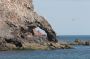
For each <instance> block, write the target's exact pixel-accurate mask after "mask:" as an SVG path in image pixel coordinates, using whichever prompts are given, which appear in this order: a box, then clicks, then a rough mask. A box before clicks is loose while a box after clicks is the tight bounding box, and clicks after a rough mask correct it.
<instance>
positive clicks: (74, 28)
mask: <svg viewBox="0 0 90 59" xmlns="http://www.w3.org/2000/svg"><path fill="white" fill-rule="evenodd" d="M33 4H34V6H35V11H37V12H38V14H39V15H42V16H44V17H45V18H46V19H47V20H48V22H49V23H50V24H51V25H52V27H53V29H54V30H55V31H56V33H57V35H90V0H34V1H33Z"/></svg>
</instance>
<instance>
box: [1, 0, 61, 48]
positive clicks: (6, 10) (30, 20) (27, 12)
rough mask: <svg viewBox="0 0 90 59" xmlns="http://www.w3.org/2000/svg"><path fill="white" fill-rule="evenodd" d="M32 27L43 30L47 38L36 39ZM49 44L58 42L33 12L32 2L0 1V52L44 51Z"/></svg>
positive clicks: (48, 25)
mask: <svg viewBox="0 0 90 59" xmlns="http://www.w3.org/2000/svg"><path fill="white" fill-rule="evenodd" d="M34 27H39V28H41V29H42V30H44V31H45V32H46V33H47V38H43V37H39V36H37V37H36V36H35V35H34V33H33V28H34ZM50 42H53V43H57V42H58V41H57V39H56V33H55V32H54V30H53V29H52V27H51V25H50V24H49V23H48V22H47V21H46V19H45V18H44V17H42V16H39V15H38V14H37V13H36V12H35V11H34V7H33V4H32V0H0V50H12V49H17V48H20V49H25V48H31V49H45V48H47V47H48V46H49V44H48V43H50ZM59 46H60V45H59Z"/></svg>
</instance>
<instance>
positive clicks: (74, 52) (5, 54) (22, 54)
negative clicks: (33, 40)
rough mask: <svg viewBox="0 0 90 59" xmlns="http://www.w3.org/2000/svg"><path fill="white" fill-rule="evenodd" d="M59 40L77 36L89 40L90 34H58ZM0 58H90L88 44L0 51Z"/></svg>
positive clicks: (73, 38)
mask: <svg viewBox="0 0 90 59" xmlns="http://www.w3.org/2000/svg"><path fill="white" fill-rule="evenodd" d="M58 38H60V39H61V40H68V41H73V40H75V39H77V38H79V39H82V40H90V36H84V35H83V36H58ZM0 59H90V46H75V49H58V50H49V51H41V50H37V51H29V50H27V51H25V50H24V51H1V52H0Z"/></svg>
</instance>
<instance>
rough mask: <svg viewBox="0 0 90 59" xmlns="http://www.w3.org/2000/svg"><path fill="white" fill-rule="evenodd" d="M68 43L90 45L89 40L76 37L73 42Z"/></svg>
mask: <svg viewBox="0 0 90 59" xmlns="http://www.w3.org/2000/svg"><path fill="white" fill-rule="evenodd" d="M70 44H71V45H86V46H89V45H90V41H89V40H80V39H76V40H75V41H74V42H72V43H70Z"/></svg>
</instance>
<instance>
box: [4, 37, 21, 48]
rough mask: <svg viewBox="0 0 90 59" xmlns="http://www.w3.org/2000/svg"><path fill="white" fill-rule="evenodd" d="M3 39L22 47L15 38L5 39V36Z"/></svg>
mask: <svg viewBox="0 0 90 59" xmlns="http://www.w3.org/2000/svg"><path fill="white" fill-rule="evenodd" d="M5 41H6V42H7V43H11V44H15V45H16V47H22V44H21V42H19V41H17V40H16V39H6V38H5Z"/></svg>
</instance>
